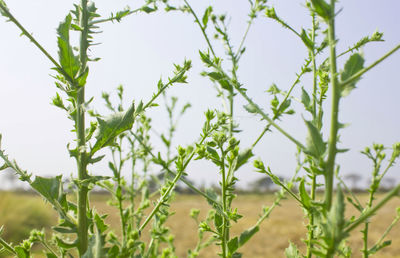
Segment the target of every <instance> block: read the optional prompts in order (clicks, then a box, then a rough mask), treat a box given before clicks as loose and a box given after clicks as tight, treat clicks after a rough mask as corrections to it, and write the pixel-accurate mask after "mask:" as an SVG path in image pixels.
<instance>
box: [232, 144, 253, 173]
mask: <svg viewBox="0 0 400 258" xmlns="http://www.w3.org/2000/svg"><path fill="white" fill-rule="evenodd" d="M253 156H254V154H253V152H252V150H251V149H246V150H244V151H242V152H240V153H239V157H238V158H237V163H236V167H235V171H236V170H238V169H239V168H240V167H241V166H243V165H244V164H246V163H247V161H248V160H249V159H250V158H251V157H253Z"/></svg>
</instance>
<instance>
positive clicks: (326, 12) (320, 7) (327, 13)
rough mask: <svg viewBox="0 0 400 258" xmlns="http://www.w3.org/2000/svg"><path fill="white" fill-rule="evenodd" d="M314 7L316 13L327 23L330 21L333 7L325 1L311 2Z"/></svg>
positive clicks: (313, 0) (316, 0)
mask: <svg viewBox="0 0 400 258" xmlns="http://www.w3.org/2000/svg"><path fill="white" fill-rule="evenodd" d="M311 3H312V5H313V7H314V11H315V12H316V13H317V14H318V15H319V16H321V18H323V19H324V20H325V21H327V20H329V18H330V17H331V9H332V7H331V6H330V5H329V4H328V3H327V2H325V1H324V0H311Z"/></svg>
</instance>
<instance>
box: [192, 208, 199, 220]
mask: <svg viewBox="0 0 400 258" xmlns="http://www.w3.org/2000/svg"><path fill="white" fill-rule="evenodd" d="M199 214H200V210H199V209H191V210H190V217H192V218H193V219H197V218H198V217H199Z"/></svg>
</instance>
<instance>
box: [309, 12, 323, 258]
mask: <svg viewBox="0 0 400 258" xmlns="http://www.w3.org/2000/svg"><path fill="white" fill-rule="evenodd" d="M315 22H316V21H315V13H314V12H312V32H311V41H312V42H313V45H314V46H315V34H316V23H315ZM310 55H311V62H312V71H313V95H312V96H313V103H312V105H313V106H312V107H313V108H312V116H313V120H314V121H316V122H317V128H318V130H321V122H320V121H319V120H318V119H317V112H316V111H317V65H316V61H315V48H314V47H313V49H312V50H311V51H310ZM311 180H312V182H311V200H313V201H314V200H315V191H316V186H317V176H316V175H315V174H313V175H311ZM308 219H309V221H308V238H307V254H306V257H307V258H311V257H312V249H313V240H314V223H315V221H314V213H313V212H309V213H308Z"/></svg>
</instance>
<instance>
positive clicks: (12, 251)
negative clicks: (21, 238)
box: [0, 237, 17, 255]
mask: <svg viewBox="0 0 400 258" xmlns="http://www.w3.org/2000/svg"><path fill="white" fill-rule="evenodd" d="M0 245H2V246H3V247H4V249H6V250H7V251H9V252H10V253H13V254H15V255H17V252H16V251H15V250H14V248H12V246H11V245H9V244H8V243H7V242H6V241H4V239H3V238H1V237H0Z"/></svg>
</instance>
